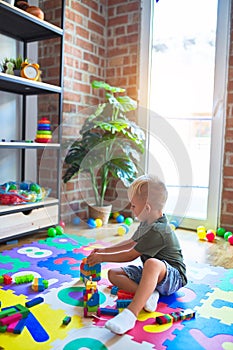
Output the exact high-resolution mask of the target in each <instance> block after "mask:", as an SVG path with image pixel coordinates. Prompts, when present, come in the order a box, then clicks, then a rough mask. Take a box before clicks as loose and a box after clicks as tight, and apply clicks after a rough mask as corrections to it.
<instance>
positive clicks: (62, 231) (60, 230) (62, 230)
mask: <svg viewBox="0 0 233 350" xmlns="http://www.w3.org/2000/svg"><path fill="white" fill-rule="evenodd" d="M55 230H56V234H57V235H58V236H61V235H63V233H64V228H63V227H62V226H60V225H57V226H56V227H55Z"/></svg>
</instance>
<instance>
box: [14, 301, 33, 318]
mask: <svg viewBox="0 0 233 350" xmlns="http://www.w3.org/2000/svg"><path fill="white" fill-rule="evenodd" d="M15 307H16V308H17V310H18V311H19V312H20V313H21V314H22V316H23V318H26V317H27V316H28V314H29V312H30V311H29V310H28V308H27V307H25V306H23V305H21V304H17V305H15Z"/></svg>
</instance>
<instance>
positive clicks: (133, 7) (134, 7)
mask: <svg viewBox="0 0 233 350" xmlns="http://www.w3.org/2000/svg"><path fill="white" fill-rule="evenodd" d="M138 8H139V2H138V1H135V2H130V3H128V4H125V5H124V6H117V14H119V13H129V12H133V11H138Z"/></svg>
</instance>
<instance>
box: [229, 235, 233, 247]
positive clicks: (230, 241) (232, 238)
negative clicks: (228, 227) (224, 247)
mask: <svg viewBox="0 0 233 350" xmlns="http://www.w3.org/2000/svg"><path fill="white" fill-rule="evenodd" d="M228 242H229V243H230V245H233V235H232V236H230V237H228Z"/></svg>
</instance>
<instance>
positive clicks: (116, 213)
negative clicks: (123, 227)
mask: <svg viewBox="0 0 233 350" xmlns="http://www.w3.org/2000/svg"><path fill="white" fill-rule="evenodd" d="M119 215H120V213H118V211H117V212H115V213H112V217H113V219H116V218H117V217H118V216H119Z"/></svg>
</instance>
